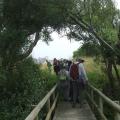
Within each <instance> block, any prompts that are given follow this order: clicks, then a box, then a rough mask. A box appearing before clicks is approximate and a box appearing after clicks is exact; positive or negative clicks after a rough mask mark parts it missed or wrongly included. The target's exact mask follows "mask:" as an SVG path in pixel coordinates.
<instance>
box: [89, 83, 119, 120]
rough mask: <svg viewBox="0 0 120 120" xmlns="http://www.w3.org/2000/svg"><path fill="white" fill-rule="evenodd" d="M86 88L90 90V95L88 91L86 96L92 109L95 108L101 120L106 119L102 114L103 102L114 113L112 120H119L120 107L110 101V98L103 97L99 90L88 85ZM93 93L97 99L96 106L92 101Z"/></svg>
mask: <svg viewBox="0 0 120 120" xmlns="http://www.w3.org/2000/svg"><path fill="white" fill-rule="evenodd" d="M88 88H89V89H90V92H91V93H89V91H87V96H88V98H89V100H90V101H91V102H92V105H93V106H92V107H95V108H96V109H97V111H98V113H99V115H100V116H101V118H102V120H107V118H106V116H105V115H104V112H103V108H104V106H103V102H105V103H107V105H109V106H110V107H111V108H112V109H114V112H115V116H114V119H115V120H120V105H119V104H117V103H115V102H114V101H112V100H111V99H110V98H108V97H107V96H105V95H104V94H103V93H102V92H101V91H100V90H98V89H97V88H95V87H93V86H92V85H90V84H88ZM94 92H95V93H96V95H97V97H98V98H99V103H98V104H96V102H95V101H94Z"/></svg>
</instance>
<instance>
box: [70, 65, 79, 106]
mask: <svg viewBox="0 0 120 120" xmlns="http://www.w3.org/2000/svg"><path fill="white" fill-rule="evenodd" d="M69 74H70V78H71V83H72V84H71V85H72V87H71V88H72V99H73V107H75V105H76V102H77V98H78V82H77V81H78V79H79V70H78V64H77V63H73V64H71V66H70V70H69Z"/></svg>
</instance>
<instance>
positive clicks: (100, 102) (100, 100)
mask: <svg viewBox="0 0 120 120" xmlns="http://www.w3.org/2000/svg"><path fill="white" fill-rule="evenodd" d="M99 109H100V111H101V112H102V113H103V100H102V98H101V96H99Z"/></svg>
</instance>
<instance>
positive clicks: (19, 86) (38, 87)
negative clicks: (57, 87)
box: [0, 58, 56, 120]
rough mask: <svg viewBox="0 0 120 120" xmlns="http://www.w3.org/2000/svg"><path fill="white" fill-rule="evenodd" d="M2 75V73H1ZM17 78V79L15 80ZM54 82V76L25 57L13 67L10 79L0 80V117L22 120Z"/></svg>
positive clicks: (4, 119) (8, 119)
mask: <svg viewBox="0 0 120 120" xmlns="http://www.w3.org/2000/svg"><path fill="white" fill-rule="evenodd" d="M1 75H2V76H3V78H4V77H6V76H4V74H2V73H1ZM16 80H17V81H16ZM55 83H56V76H55V75H54V74H53V75H51V74H50V73H49V72H48V71H47V70H46V69H44V70H43V69H42V70H41V69H40V66H39V65H37V64H35V63H34V62H33V59H32V58H28V59H26V60H25V61H24V62H22V63H19V64H18V65H17V66H16V68H14V75H13V78H12V79H11V81H8V80H7V79H6V80H5V79H4V80H3V81H0V93H1V96H2V97H1V98H0V119H2V120H23V119H25V117H26V116H27V115H28V114H29V113H30V111H31V110H32V109H33V107H32V106H31V105H36V104H38V102H39V101H40V100H41V99H42V98H43V97H44V96H45V94H46V93H47V92H48V91H49V90H50V89H51V88H52V87H53V85H54V84H55Z"/></svg>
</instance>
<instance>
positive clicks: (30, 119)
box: [25, 85, 58, 120]
mask: <svg viewBox="0 0 120 120" xmlns="http://www.w3.org/2000/svg"><path fill="white" fill-rule="evenodd" d="M56 88H57V85H55V86H54V87H53V88H52V89H51V91H50V92H49V93H48V94H47V95H46V96H45V97H44V98H43V99H42V101H40V102H39V103H38V105H36V107H35V108H34V109H33V110H32V112H31V113H30V114H29V115H28V116H27V118H26V119H25V120H39V119H40V118H39V113H40V112H41V110H42V108H43V107H47V110H48V111H47V114H46V118H45V120H50V119H51V115H52V113H53V111H54V109H55V106H56V103H57V100H58V94H57V93H56ZM51 98H52V101H53V102H51Z"/></svg>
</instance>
